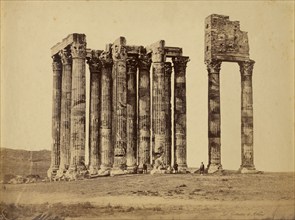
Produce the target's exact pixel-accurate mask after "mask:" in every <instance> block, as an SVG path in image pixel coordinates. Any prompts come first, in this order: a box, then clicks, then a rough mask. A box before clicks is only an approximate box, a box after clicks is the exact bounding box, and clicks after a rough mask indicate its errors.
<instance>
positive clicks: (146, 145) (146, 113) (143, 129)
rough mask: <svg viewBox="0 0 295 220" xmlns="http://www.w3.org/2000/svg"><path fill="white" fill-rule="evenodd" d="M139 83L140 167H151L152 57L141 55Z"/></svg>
mask: <svg viewBox="0 0 295 220" xmlns="http://www.w3.org/2000/svg"><path fill="white" fill-rule="evenodd" d="M138 67H139V74H138V75H139V85H138V99H139V101H138V132H139V134H138V137H139V141H138V151H139V152H138V168H139V169H142V167H143V164H146V165H147V167H149V168H150V167H151V162H150V150H151V146H150V138H151V131H150V129H151V118H150V117H151V109H150V67H151V59H150V58H149V57H148V56H141V57H140V59H139V66H138Z"/></svg>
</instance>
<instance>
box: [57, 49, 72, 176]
mask: <svg viewBox="0 0 295 220" xmlns="http://www.w3.org/2000/svg"><path fill="white" fill-rule="evenodd" d="M60 56H61V61H62V64H63V67H62V84H61V88H62V96H61V127H60V166H59V173H60V174H59V175H61V174H63V173H64V172H65V171H66V170H67V169H68V167H69V165H70V156H71V154H70V141H71V94H72V55H71V51H70V48H69V47H67V48H65V49H64V50H62V51H61V52H60Z"/></svg>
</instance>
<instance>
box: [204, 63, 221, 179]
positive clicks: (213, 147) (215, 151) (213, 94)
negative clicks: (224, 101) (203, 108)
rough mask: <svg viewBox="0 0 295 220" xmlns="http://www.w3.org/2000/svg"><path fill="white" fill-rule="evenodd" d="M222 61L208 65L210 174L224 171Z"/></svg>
mask: <svg viewBox="0 0 295 220" xmlns="http://www.w3.org/2000/svg"><path fill="white" fill-rule="evenodd" d="M220 66H221V61H215V60H213V61H211V62H208V63H207V70H208V129H209V130H208V138H209V146H208V148H209V164H208V172H209V173H214V172H216V171H217V170H220V169H222V166H221V155H220V150H221V149H220V147H221V142H220V88H219V87H220V82H219V72H220Z"/></svg>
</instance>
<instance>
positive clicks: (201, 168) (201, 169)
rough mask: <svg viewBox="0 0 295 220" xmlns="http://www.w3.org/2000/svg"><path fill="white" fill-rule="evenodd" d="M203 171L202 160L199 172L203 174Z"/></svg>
mask: <svg viewBox="0 0 295 220" xmlns="http://www.w3.org/2000/svg"><path fill="white" fill-rule="evenodd" d="M204 171H205V166H204V164H203V162H201V166H200V174H201V175H203V174H204Z"/></svg>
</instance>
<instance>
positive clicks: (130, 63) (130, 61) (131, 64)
mask: <svg viewBox="0 0 295 220" xmlns="http://www.w3.org/2000/svg"><path fill="white" fill-rule="evenodd" d="M137 64H138V62H137V59H136V58H135V57H128V58H127V60H126V65H127V70H128V72H133V73H134V72H135V73H136V69H137ZM129 70H130V71H129Z"/></svg>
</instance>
